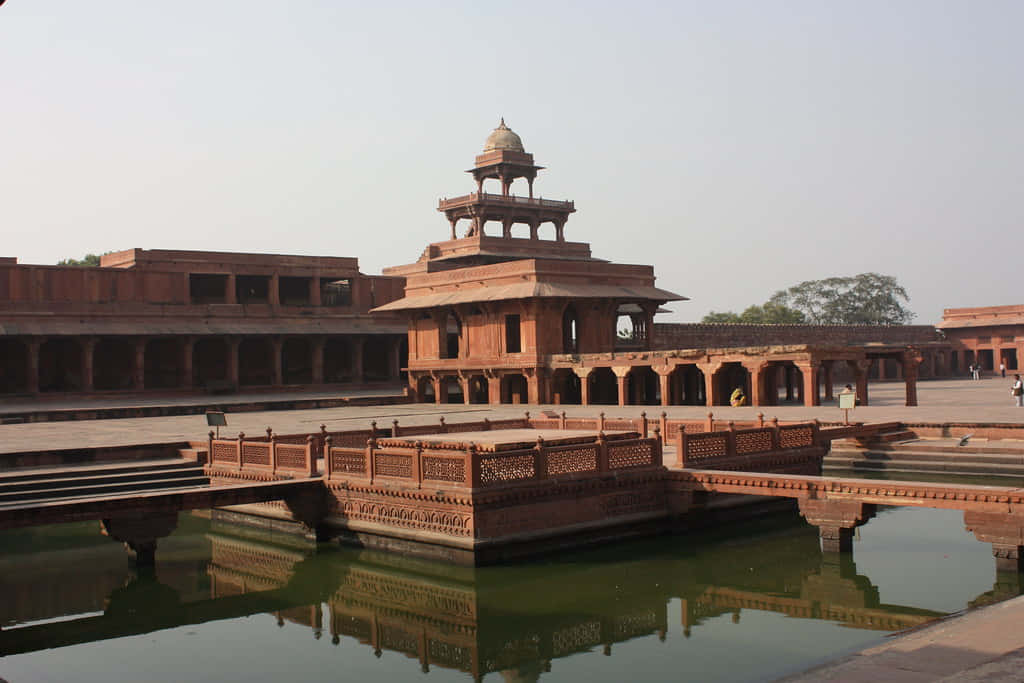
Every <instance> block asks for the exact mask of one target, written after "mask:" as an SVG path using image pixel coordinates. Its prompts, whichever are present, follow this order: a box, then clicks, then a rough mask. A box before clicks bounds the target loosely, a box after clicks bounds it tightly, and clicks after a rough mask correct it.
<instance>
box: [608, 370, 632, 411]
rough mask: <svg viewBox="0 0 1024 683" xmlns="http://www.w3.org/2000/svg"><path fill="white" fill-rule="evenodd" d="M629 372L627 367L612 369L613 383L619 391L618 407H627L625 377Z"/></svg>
mask: <svg viewBox="0 0 1024 683" xmlns="http://www.w3.org/2000/svg"><path fill="white" fill-rule="evenodd" d="M629 371H630V367H629V366H628V365H626V366H618V367H613V368H612V372H614V373H615V383H616V385H618V389H619V405H620V406H624V405H628V402H627V401H626V377H627V376H628V375H629Z"/></svg>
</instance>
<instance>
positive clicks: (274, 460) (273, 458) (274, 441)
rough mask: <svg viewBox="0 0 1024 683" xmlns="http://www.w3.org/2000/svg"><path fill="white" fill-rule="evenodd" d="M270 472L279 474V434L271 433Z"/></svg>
mask: <svg viewBox="0 0 1024 683" xmlns="http://www.w3.org/2000/svg"><path fill="white" fill-rule="evenodd" d="M270 473H271V474H277V434H273V433H272V434H271V435H270Z"/></svg>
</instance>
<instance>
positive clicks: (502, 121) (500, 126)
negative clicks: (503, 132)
mask: <svg viewBox="0 0 1024 683" xmlns="http://www.w3.org/2000/svg"><path fill="white" fill-rule="evenodd" d="M498 128H508V126H506V125H505V117H504V116H502V117H501V123H499V124H498Z"/></svg>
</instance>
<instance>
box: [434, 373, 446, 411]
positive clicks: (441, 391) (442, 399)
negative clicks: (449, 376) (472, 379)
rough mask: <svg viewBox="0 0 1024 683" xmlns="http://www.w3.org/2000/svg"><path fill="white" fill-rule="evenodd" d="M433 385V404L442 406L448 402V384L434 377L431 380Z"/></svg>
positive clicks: (440, 378) (442, 379)
mask: <svg viewBox="0 0 1024 683" xmlns="http://www.w3.org/2000/svg"><path fill="white" fill-rule="evenodd" d="M431 381H432V382H433V383H434V403H437V404H439V405H440V404H442V403H447V402H448V383H447V382H445V381H444V378H443V377H434V378H432V379H431Z"/></svg>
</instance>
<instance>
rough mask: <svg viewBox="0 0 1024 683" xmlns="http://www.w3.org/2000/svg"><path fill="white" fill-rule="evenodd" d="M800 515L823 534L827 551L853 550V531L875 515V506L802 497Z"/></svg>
mask: <svg viewBox="0 0 1024 683" xmlns="http://www.w3.org/2000/svg"><path fill="white" fill-rule="evenodd" d="M799 505H800V514H801V515H803V516H804V518H805V519H806V520H807V522H808V523H809V524H813V525H814V526H816V527H818V529H819V531H820V533H821V550H822V552H826V553H848V552H853V530H854V529H855V528H856V527H858V526H861V525H862V524H864V523H866V522H867V521H868V520H869V519H871V518H872V517H874V516H875V506H874V505H872V504H869V503H861V502H859V501H845V500H844V501H831V500H820V499H813V500H812V499H810V498H801V499H800V500H799Z"/></svg>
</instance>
